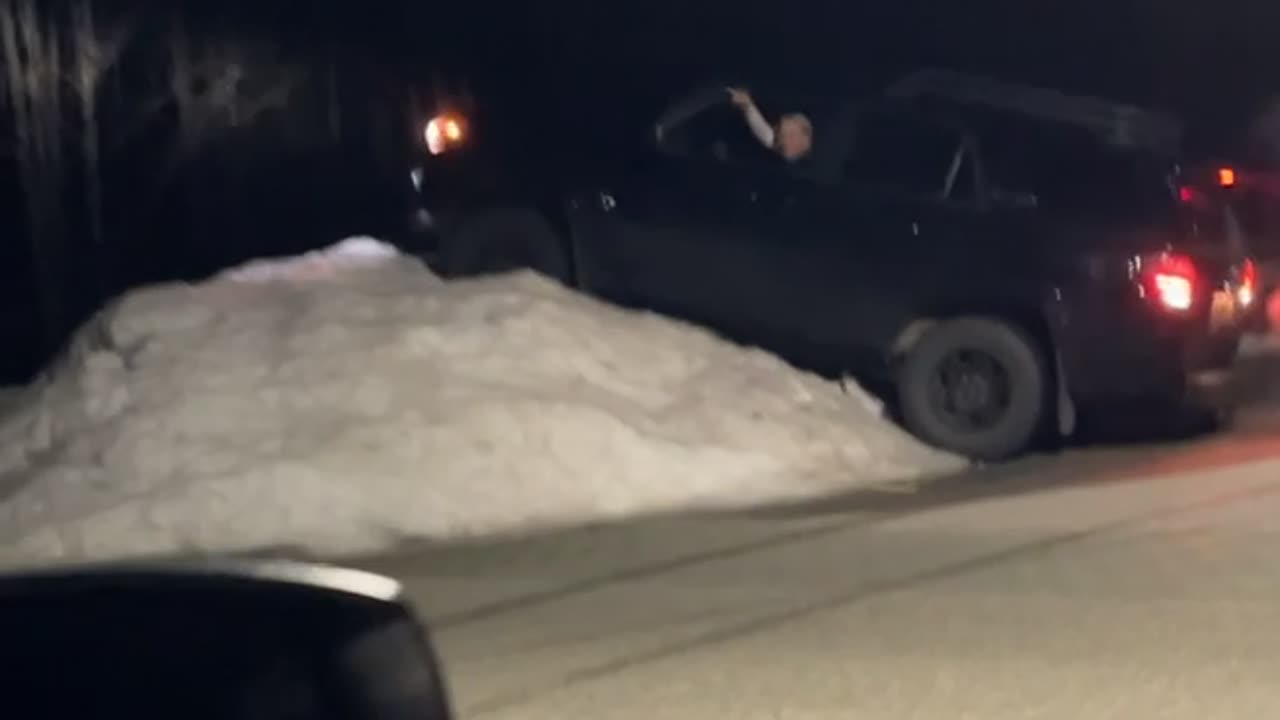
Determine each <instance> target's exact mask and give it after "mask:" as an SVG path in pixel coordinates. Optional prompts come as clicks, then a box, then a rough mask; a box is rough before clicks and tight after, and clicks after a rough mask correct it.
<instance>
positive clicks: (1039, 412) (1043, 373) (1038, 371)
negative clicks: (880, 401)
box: [898, 317, 1050, 460]
mask: <svg viewBox="0 0 1280 720" xmlns="http://www.w3.org/2000/svg"><path fill="white" fill-rule="evenodd" d="M1048 386H1049V373H1048V371H1047V369H1046V364H1045V360H1044V355H1043V353H1042V352H1041V351H1040V349H1039V348H1038V347H1037V343H1036V342H1035V340H1033V339H1032V338H1031V337H1030V336H1029V335H1028V334H1027V333H1026V332H1024V331H1022V330H1021V329H1019V328H1017V327H1014V326H1013V325H1010V324H1009V323H1006V322H1003V321H1000V320H997V319H995V318H985V317H965V318H957V319H955V320H948V321H945V322H942V323H939V324H938V325H936V326H935V327H933V328H932V329H930V330H929V331H928V332H926V333H925V335H924V336H923V337H921V338H920V340H919V341H918V342H917V343H916V344H915V346H914V347H912V348H911V349H910V350H909V351H908V352H907V354H906V357H905V360H904V362H903V364H902V366H901V369H900V373H899V375H898V401H899V404H900V410H901V413H902V418H903V421H904V423H905V424H906V426H907V429H908V430H910V431H911V432H912V433H914V434H915V435H916V436H917V437H919V438H920V439H922V440H924V441H925V442H927V443H930V444H931V445H934V446H937V447H939V448H942V449H944V450H950V451H952V452H955V453H958V454H960V455H964V456H966V457H970V458H973V459H977V460H1003V459H1006V458H1008V457H1011V456H1013V455H1017V454H1019V453H1021V452H1024V451H1025V450H1026V449H1027V448H1028V447H1029V446H1030V444H1031V443H1032V441H1033V440H1034V438H1035V437H1036V436H1037V434H1038V433H1039V432H1040V430H1041V428H1042V424H1043V422H1044V418H1045V417H1046V411H1047V409H1048V407H1049V405H1050V403H1049V401H1048V392H1047V390H1048Z"/></svg>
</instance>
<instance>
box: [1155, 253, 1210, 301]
mask: <svg viewBox="0 0 1280 720" xmlns="http://www.w3.org/2000/svg"><path fill="white" fill-rule="evenodd" d="M1196 281H1197V273H1196V266H1195V263H1194V262H1193V261H1192V260H1191V258H1189V257H1186V256H1185V255H1162V256H1159V257H1157V258H1155V259H1154V260H1152V261H1150V262H1149V264H1148V265H1146V266H1145V267H1143V270H1142V291H1143V295H1144V296H1146V297H1147V298H1148V299H1149V300H1151V301H1152V302H1154V303H1155V304H1157V305H1158V306H1159V307H1161V308H1163V309H1165V310H1172V311H1174V312H1186V311H1188V310H1190V309H1191V308H1192V306H1193V305H1195V301H1196Z"/></svg>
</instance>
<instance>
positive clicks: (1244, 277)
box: [1236, 259, 1258, 308]
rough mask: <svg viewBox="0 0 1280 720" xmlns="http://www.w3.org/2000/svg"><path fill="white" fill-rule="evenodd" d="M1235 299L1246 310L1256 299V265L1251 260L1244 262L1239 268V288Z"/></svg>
mask: <svg viewBox="0 0 1280 720" xmlns="http://www.w3.org/2000/svg"><path fill="white" fill-rule="evenodd" d="M1236 299H1237V300H1239V301H1240V305H1241V306H1243V307H1246V308H1247V307H1249V306H1251V305H1253V302H1254V301H1255V300H1257V299H1258V265H1257V264H1256V263H1254V262H1253V260H1252V259H1247V260H1245V261H1244V264H1243V265H1241V266H1240V287H1239V288H1237V289H1236Z"/></svg>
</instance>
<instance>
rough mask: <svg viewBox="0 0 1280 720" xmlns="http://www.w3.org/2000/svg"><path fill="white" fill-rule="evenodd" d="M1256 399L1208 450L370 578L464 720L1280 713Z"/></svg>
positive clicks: (1279, 475) (609, 530)
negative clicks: (393, 605)
mask: <svg viewBox="0 0 1280 720" xmlns="http://www.w3.org/2000/svg"><path fill="white" fill-rule="evenodd" d="M1276 376H1277V377H1278V378H1280V374H1277V375H1276ZM1266 396H1267V392H1264V391H1263V388H1262V386H1259V391H1258V392H1257V393H1256V394H1255V407H1254V409H1252V410H1251V411H1249V412H1248V413H1246V416H1245V417H1244V418H1243V420H1242V422H1241V424H1240V426H1239V427H1238V428H1236V429H1235V430H1233V431H1232V432H1230V433H1224V434H1221V435H1217V436H1214V437H1211V438H1200V439H1192V440H1184V441H1179V442H1170V443H1162V444H1144V445H1139V446H1126V447H1094V448H1080V449H1074V450H1070V451H1067V452H1064V453H1061V454H1057V455H1053V456H1044V457H1038V458H1030V459H1027V460H1024V461H1021V462H1018V463H1014V464H1012V465H1007V466H1001V467H998V468H991V469H986V470H982V471H977V472H975V473H971V474H969V475H967V476H965V477H959V478H948V479H945V480H941V481H937V482H934V483H931V484H928V485H925V486H922V487H916V488H895V489H894V490H893V491H886V492H878V493H862V494H859V495H856V496H850V497H848V498H841V499H836V500H832V501H828V502H825V503H820V504H816V505H812V506H808V507H791V508H771V509H763V510H760V511H757V512H755V513H751V514H737V515H717V516H698V517H667V518H651V519H647V520H641V521H636V522H632V523H629V524H626V525H621V526H612V527H599V528H585V529H579V530H573V531H566V532H560V533H556V534H551V535H547V536H544V537H538V538H525V539H520V540H513V541H511V542H496V543H491V544H488V545H485V546H475V547H461V548H451V549H438V548H437V549H424V550H420V551H413V552H408V551H407V552H405V553H403V554H401V555H399V556H396V557H389V558H381V559H378V560H373V561H370V562H368V563H365V565H366V566H367V567H370V568H372V569H375V570H378V571H381V572H386V573H389V574H392V575H394V576H397V577H399V578H401V579H402V580H404V581H405V583H406V586H407V588H408V591H409V593H410V595H411V597H412V598H413V599H414V601H415V602H416V603H417V605H418V608H419V610H420V611H421V613H422V614H423V615H424V616H426V617H427V618H428V620H429V622H430V623H431V625H432V627H433V629H434V632H435V636H436V640H437V643H438V645H439V648H440V650H441V653H442V655H443V657H444V661H445V664H446V669H447V671H448V673H449V677H450V683H451V686H452V692H453V695H454V701H455V704H456V706H457V709H458V710H459V714H460V716H461V717H462V718H464V719H466V718H521V719H524V720H536V719H538V718H557V719H561V720H565V719H570V718H584V719H590V720H611V719H613V718H619V719H622V718H627V719H630V718H637V719H638V718H645V719H646V720H648V719H651V718H655V717H660V718H735V719H739V720H745V719H749V718H771V719H773V718H841V719H847V718H859V719H860V720H872V719H878V718H895V719H896V718H947V719H949V720H950V719H952V718H1070V719H1071V720H1077V719H1078V718H1091V719H1093V718H1124V719H1125V720H1131V719H1132V718H1155V717H1159V718H1167V719H1170V720H1174V719H1177V718H1194V719H1195V720H1207V719H1210V718H1249V719H1251V720H1252V719H1256V718H1260V717H1280V684H1278V683H1277V682H1276V678H1280V653H1278V652H1277V651H1276V646H1277V645H1278V644H1280V559H1277V558H1276V556H1275V553H1276V552H1277V550H1276V547H1277V546H1276V545H1274V544H1273V543H1274V542H1275V540H1276V539H1277V531H1278V530H1280V410H1277V409H1275V407H1273V406H1272V405H1270V404H1269V403H1268V402H1265V400H1266V399H1267V398H1266Z"/></svg>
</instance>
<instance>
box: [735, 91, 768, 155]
mask: <svg viewBox="0 0 1280 720" xmlns="http://www.w3.org/2000/svg"><path fill="white" fill-rule="evenodd" d="M729 97H730V99H732V100H733V104H734V105H736V106H737V107H738V109H739V110H741V111H742V116H743V118H744V119H746V121H747V127H749V128H751V134H752V135H755V136H756V139H757V140H759V141H760V144H762V145H764V146H765V147H767V148H772V147H773V144H774V140H775V139H776V138H775V137H774V130H773V126H772V125H770V124H769V121H768V120H765V118H764V115H762V114H761V113H760V108H758V107H756V102H755V100H753V99H752V98H751V93H749V92H747V91H746V90H743V89H741V88H729Z"/></svg>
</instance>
